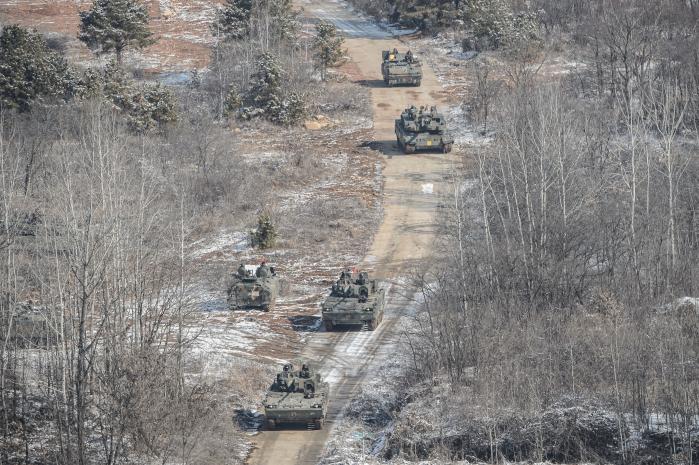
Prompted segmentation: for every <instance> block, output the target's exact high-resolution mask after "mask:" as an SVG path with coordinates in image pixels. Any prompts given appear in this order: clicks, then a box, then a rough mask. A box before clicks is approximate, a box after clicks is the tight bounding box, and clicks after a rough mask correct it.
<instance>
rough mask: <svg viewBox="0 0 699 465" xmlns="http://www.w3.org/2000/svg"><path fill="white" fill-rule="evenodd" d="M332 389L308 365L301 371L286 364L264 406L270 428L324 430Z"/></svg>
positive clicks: (271, 387)
mask: <svg viewBox="0 0 699 465" xmlns="http://www.w3.org/2000/svg"><path fill="white" fill-rule="evenodd" d="M329 395H330V388H329V386H328V383H325V382H323V380H322V379H321V377H320V374H318V373H317V372H316V371H315V370H313V369H312V368H311V367H310V365H309V364H307V363H304V364H302V365H301V369H300V370H296V369H294V366H293V365H292V364H290V363H287V364H286V365H284V367H283V368H282V371H281V372H280V373H277V377H276V379H275V380H274V383H272V385H271V386H270V388H269V390H268V391H267V395H266V396H265V399H264V402H263V405H264V410H265V417H266V419H267V428H268V429H274V428H276V427H277V426H279V425H280V424H281V423H296V424H299V423H300V424H305V425H307V427H308V428H312V429H320V428H322V427H323V422H324V420H325V414H326V413H327V410H328V396H329Z"/></svg>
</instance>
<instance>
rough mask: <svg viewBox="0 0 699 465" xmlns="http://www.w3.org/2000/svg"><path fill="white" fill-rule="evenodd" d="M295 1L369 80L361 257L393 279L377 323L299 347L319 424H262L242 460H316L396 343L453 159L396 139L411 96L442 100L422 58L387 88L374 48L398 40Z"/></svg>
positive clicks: (418, 100) (415, 100) (287, 463)
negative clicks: (370, 188)
mask: <svg viewBox="0 0 699 465" xmlns="http://www.w3.org/2000/svg"><path fill="white" fill-rule="evenodd" d="M300 5H301V6H303V7H304V9H305V10H306V14H307V15H311V16H315V17H320V18H322V19H324V20H326V21H331V22H333V23H335V24H336V25H337V26H338V28H339V29H340V30H345V34H346V35H347V36H348V38H347V39H346V42H345V46H346V47H347V49H348V52H349V54H350V56H351V57H352V60H353V61H354V62H355V64H356V65H357V67H358V69H359V70H360V72H361V74H362V79H363V83H364V85H366V86H368V87H370V92H371V101H372V108H373V121H374V131H373V141H370V142H372V146H373V147H375V148H376V150H378V151H380V152H381V154H382V156H383V158H384V160H383V161H384V168H383V176H384V192H383V196H384V197H383V204H384V217H383V221H382V223H381V225H380V227H379V229H378V231H377V233H376V235H375V237H374V241H373V243H372V246H371V249H370V252H369V254H368V255H367V257H365V259H364V261H363V263H362V265H363V266H373V267H374V269H375V274H376V276H377V277H379V278H381V279H384V280H389V281H390V280H392V281H393V282H394V284H392V285H391V286H390V289H389V291H388V293H387V307H386V312H385V317H384V321H383V322H382V324H381V325H380V326H379V327H378V328H377V329H376V331H373V332H368V331H341V332H318V333H316V334H314V335H313V336H312V337H311V338H309V340H308V342H307V346H306V347H305V348H304V350H303V355H304V356H305V357H306V358H307V359H309V360H311V361H313V362H314V363H315V365H316V366H318V367H319V369H320V371H321V373H322V374H323V376H324V377H325V378H326V380H327V381H328V382H329V383H330V390H331V395H330V404H329V410H328V415H327V418H326V423H325V427H324V428H323V429H322V430H319V431H306V429H305V428H302V429H298V430H295V429H283V430H277V431H263V432H261V433H260V434H258V435H257V436H256V437H255V438H254V449H253V451H252V453H251V455H250V457H249V459H248V464H249V465H268V464H269V465H272V464H273V465H294V464H304V465H311V464H313V465H315V464H316V463H317V462H318V460H319V459H320V457H321V454H322V451H323V448H324V446H325V443H326V441H327V439H328V437H329V435H330V434H331V433H332V430H333V427H334V425H335V424H337V422H338V420H339V419H340V418H341V415H342V411H343V410H344V408H345V407H346V405H347V404H348V403H349V402H350V400H351V399H352V398H353V397H354V395H356V393H357V392H358V388H359V386H360V385H361V384H362V382H363V380H364V379H368V378H369V377H371V372H370V371H369V369H370V367H371V365H372V364H374V363H377V361H379V360H384V359H386V358H387V357H389V356H390V355H391V353H392V352H393V351H394V350H396V343H397V341H398V337H399V334H398V325H399V323H400V321H401V317H402V316H403V315H404V314H405V313H406V312H410V311H412V309H413V308H414V302H413V301H412V298H411V296H410V295H409V294H408V291H407V289H405V288H403V286H402V285H401V284H400V279H401V278H402V277H405V276H406V275H407V274H408V273H409V272H410V271H411V270H412V269H413V268H414V267H417V266H420V264H421V262H422V261H424V260H428V259H429V258H430V257H431V254H432V251H433V250H432V246H433V243H434V241H435V238H436V226H435V216H436V211H437V209H438V207H439V198H440V194H444V193H445V192H446V189H447V180H448V179H449V173H450V170H451V167H452V166H453V160H454V159H455V155H449V156H446V155H442V154H432V153H418V154H412V155H404V154H403V153H402V152H401V151H400V150H399V148H398V146H397V144H396V141H395V135H394V132H393V122H394V119H395V118H396V117H397V116H398V115H400V112H401V111H402V110H403V109H405V108H406V107H407V106H409V105H410V104H416V105H432V104H437V105H443V104H444V103H445V102H441V101H435V100H434V98H433V97H432V96H434V95H439V91H441V90H442V87H441V85H440V84H439V82H438V81H437V78H436V76H435V74H434V72H433V71H432V70H431V69H429V67H428V66H427V65H426V64H425V65H423V66H424V67H423V79H422V85H421V87H418V88H416V87H394V88H386V87H384V86H383V80H382V78H381V74H380V73H381V72H380V58H381V51H382V50H387V49H391V48H393V47H397V48H404V45H402V44H401V43H400V42H399V41H398V40H397V39H396V38H394V37H393V36H391V35H390V34H389V33H388V32H385V31H382V30H380V29H379V28H378V27H377V26H376V25H375V24H374V23H371V22H369V21H366V20H362V19H361V18H359V17H357V16H356V15H354V14H353V13H352V12H351V11H349V10H348V9H346V8H345V7H344V6H343V4H342V3H339V2H336V1H332V0H305V1H304V2H302V3H301V4H300ZM423 63H424V62H423ZM425 186H429V188H426V187H425Z"/></svg>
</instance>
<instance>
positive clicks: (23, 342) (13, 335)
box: [7, 304, 72, 348]
mask: <svg viewBox="0 0 699 465" xmlns="http://www.w3.org/2000/svg"><path fill="white" fill-rule="evenodd" d="M9 316H10V319H9V320H8V324H9V327H8V333H7V335H8V337H9V339H11V340H13V341H14V342H15V343H16V344H17V346H18V347H22V348H44V347H49V346H54V345H56V343H57V342H58V341H60V340H61V336H63V337H65V338H66V339H70V337H71V335H72V333H71V327H70V324H71V321H70V320H69V319H66V320H64V321H60V319H61V317H60V315H59V314H57V313H54V312H51V311H50V310H49V309H47V308H44V307H35V306H33V305H31V304H17V305H16V307H15V308H14V309H13V310H11V311H10V315H9Z"/></svg>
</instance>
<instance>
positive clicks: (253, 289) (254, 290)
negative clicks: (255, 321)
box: [228, 262, 279, 312]
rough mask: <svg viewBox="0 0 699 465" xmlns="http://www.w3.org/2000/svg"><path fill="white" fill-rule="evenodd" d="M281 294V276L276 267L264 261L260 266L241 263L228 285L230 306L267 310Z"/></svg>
mask: <svg viewBox="0 0 699 465" xmlns="http://www.w3.org/2000/svg"><path fill="white" fill-rule="evenodd" d="M278 294H279V278H278V277H277V274H276V272H275V271H274V267H270V266H267V264H266V263H265V262H262V264H261V265H260V266H255V265H245V264H243V263H241V264H240V266H239V267H238V270H237V271H236V272H235V273H233V275H232V276H231V280H230V283H229V285H228V307H229V308H230V309H231V310H237V309H241V308H261V309H262V310H264V311H265V312H268V311H270V310H271V309H273V308H274V303H275V301H276V299H277V295H278Z"/></svg>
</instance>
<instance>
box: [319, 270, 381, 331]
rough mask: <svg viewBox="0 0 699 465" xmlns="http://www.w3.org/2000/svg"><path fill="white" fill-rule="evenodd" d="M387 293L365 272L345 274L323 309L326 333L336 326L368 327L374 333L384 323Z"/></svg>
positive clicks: (343, 273)
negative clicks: (382, 321)
mask: <svg viewBox="0 0 699 465" xmlns="http://www.w3.org/2000/svg"><path fill="white" fill-rule="evenodd" d="M385 296H386V292H385V291H384V289H383V288H382V287H381V286H380V284H379V282H378V281H377V280H375V279H369V274H368V273H367V272H366V271H362V272H360V273H353V272H352V271H350V270H345V271H343V272H342V274H340V279H338V280H337V282H336V283H335V284H333V286H332V288H331V290H330V296H329V297H328V298H327V299H325V302H323V305H322V319H323V324H324V325H325V329H327V330H328V331H332V329H333V328H334V327H335V325H367V327H368V328H369V329H370V330H371V331H373V330H374V329H376V327H378V326H379V323H381V320H382V319H383V311H384V301H385Z"/></svg>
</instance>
